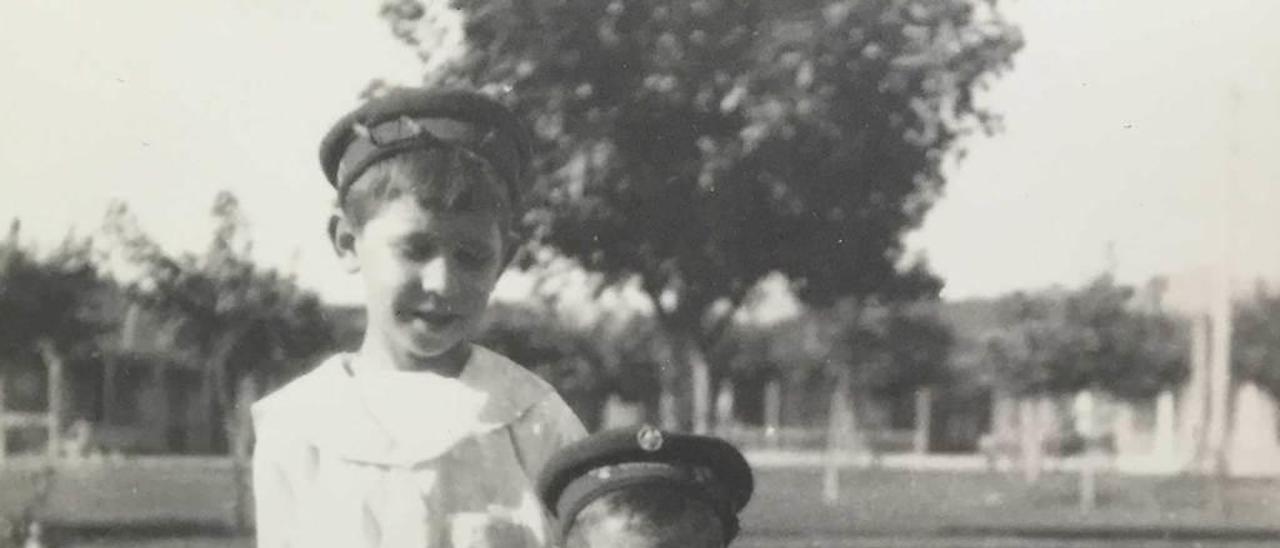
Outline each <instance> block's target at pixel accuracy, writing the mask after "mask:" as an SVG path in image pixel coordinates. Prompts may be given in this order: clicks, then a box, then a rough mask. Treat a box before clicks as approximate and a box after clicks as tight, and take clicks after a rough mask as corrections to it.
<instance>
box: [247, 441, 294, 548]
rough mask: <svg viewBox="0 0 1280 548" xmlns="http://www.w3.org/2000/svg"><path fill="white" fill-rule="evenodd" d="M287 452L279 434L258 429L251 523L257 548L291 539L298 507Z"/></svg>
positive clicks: (270, 547) (279, 545) (277, 547)
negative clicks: (254, 530) (290, 477)
mask: <svg viewBox="0 0 1280 548" xmlns="http://www.w3.org/2000/svg"><path fill="white" fill-rule="evenodd" d="M256 418H257V417H255V419H256ZM255 422H256V421H255ZM288 453H289V451H288V450H287V444H286V443H283V440H281V439H279V436H278V434H277V435H272V433H271V432H270V431H269V430H265V431H264V430H262V429H259V432H258V438H257V443H256V444H255V446H254V450H253V499H254V524H255V528H256V530H257V537H258V548H285V547H288V546H290V543H291V540H290V531H291V530H292V529H293V526H294V523H293V522H294V519H295V518H294V516H295V514H296V510H297V508H296V501H295V499H294V490H293V486H292V485H291V482H290V480H289V476H290V474H289V463H288V461H289V460H290V459H287V458H286V456H287V454H288Z"/></svg>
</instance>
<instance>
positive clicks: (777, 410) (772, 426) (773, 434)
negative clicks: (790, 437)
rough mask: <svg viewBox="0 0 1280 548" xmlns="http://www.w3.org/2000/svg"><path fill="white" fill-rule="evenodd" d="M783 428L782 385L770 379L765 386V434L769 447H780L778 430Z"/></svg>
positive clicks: (776, 380)
mask: <svg viewBox="0 0 1280 548" xmlns="http://www.w3.org/2000/svg"><path fill="white" fill-rule="evenodd" d="M781 427H782V383H781V382H780V381H779V380H778V379H769V382H768V383H766V384H765V385H764V434H765V439H766V440H767V441H768V444H769V447H772V448H777V447H778V429H779V428H781Z"/></svg>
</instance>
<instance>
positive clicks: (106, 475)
mask: <svg viewBox="0 0 1280 548" xmlns="http://www.w3.org/2000/svg"><path fill="white" fill-rule="evenodd" d="M37 474H38V472H37V471H35V470H34V469H30V470H24V469H14V468H6V469H0V519H6V518H7V519H10V520H12V519H14V518H16V517H18V516H20V515H21V510H22V508H23V507H24V505H26V504H28V503H29V501H30V500H32V497H33V494H34V493H35V491H36V485H37V483H38V482H37V481H36V480H37ZM234 477H235V476H234V473H233V472H232V470H231V468H230V467H229V466H227V465H226V463H225V462H222V463H220V462H217V461H208V460H206V461H194V460H189V461H182V460H172V461H148V462H130V461H126V462H124V463H116V464H113V463H103V464H97V465H93V464H90V465H84V466H81V467H79V468H68V469H63V470H59V471H58V472H57V473H56V474H54V476H53V480H52V481H53V483H52V486H53V489H52V491H51V492H50V494H49V496H48V498H47V499H46V500H45V501H44V504H42V505H41V506H40V509H39V510H38V515H40V516H42V518H43V519H44V520H46V521H48V522H51V523H54V524H64V525H70V526H76V527H81V528H85V527H87V528H90V529H92V530H95V531H98V532H100V533H101V534H103V535H105V536H106V537H108V538H110V537H115V538H116V539H117V540H110V541H108V540H103V541H100V542H89V543H87V544H84V543H80V544H76V545H85V546H126V545H127V546H148V547H156V548H158V547H161V546H197V547H203V546H207V547H209V548H215V547H216V548H234V547H241V546H249V545H250V544H251V543H250V542H249V541H248V540H247V539H240V540H235V539H228V538H222V539H216V538H208V537H209V535H210V534H213V533H216V532H219V531H221V532H225V531H227V530H229V528H230V526H231V524H232V523H233V519H234V507H235V496H236V486H235V484H234V482H233V478H234ZM1076 482H1077V478H1076V476H1074V475H1071V474H1065V473H1063V474H1048V475H1046V476H1044V477H1043V479H1042V480H1041V481H1040V482H1039V483H1037V484H1035V485H1027V484H1025V483H1023V482H1022V481H1021V480H1020V479H1019V478H1017V477H1015V476H1009V475H1003V474H991V473H978V472H954V471H917V472H908V471H901V470H865V469H863V470H844V471H843V472H842V473H841V499H840V500H839V501H838V502H837V503H836V504H834V505H826V504H824V503H823V501H822V496H821V493H822V488H821V486H822V476H821V471H819V470H816V469H805V468H785V469H762V470H758V471H757V475H756V494H755V496H754V498H753V499H752V502H751V504H750V505H749V506H748V507H747V509H746V511H745V512H744V515H743V524H744V531H745V532H744V536H745V538H744V542H742V543H740V544H741V545H742V546H747V547H751V546H755V547H763V546H842V545H849V546H853V545H858V546H993V547H1001V546H1032V545H1035V546H1062V547H1080V548H1085V547H1092V546H1103V545H1106V546H1119V545H1121V544H1119V543H1118V542H1117V541H1116V540H1115V539H1127V541H1126V542H1127V543H1126V544H1124V545H1125V546H1193V545H1195V544H1146V543H1147V542H1156V541H1160V540H1161V539H1164V540H1163V542H1169V541H1170V540H1186V539H1191V538H1201V537H1204V536H1206V535H1210V534H1213V535H1217V536H1223V537H1227V538H1235V539H1238V540H1246V541H1250V542H1263V541H1266V540H1268V539H1271V538H1274V537H1271V536H1268V535H1271V534H1273V533H1275V532H1276V531H1280V481H1278V480H1230V481H1228V482H1226V483H1225V484H1223V485H1222V486H1221V487H1220V488H1219V487H1216V483H1215V482H1213V481H1210V480H1207V479H1204V478H1194V477H1135V476H1116V475H1103V476H1101V477H1100V478H1099V508H1098V509H1097V510H1096V511H1094V512H1091V513H1088V514H1085V513H1081V512H1080V511H1079V510H1078V509H1077V506H1076V505H1077V500H1076V496H1077V495H1076V486H1077V483H1076ZM1215 489H1218V490H1219V492H1221V493H1222V497H1221V499H1222V500H1223V501H1225V504H1224V508H1223V511H1222V512H1218V511H1214V510H1212V505H1211V504H1210V501H1211V500H1213V493H1214V491H1215ZM121 535H128V540H127V541H126V540H121V539H122V537H121ZM180 537H188V538H187V539H186V540H181V539H180ZM198 537H205V538H203V539H201V538H198ZM1017 537H1036V538H1041V539H1049V538H1056V539H1060V540H1059V541H1056V542H1057V543H1054V544H1035V543H1029V542H1026V541H1022V540H1018V538H1017ZM903 538H905V539H908V540H904V541H902V542H906V544H893V542H897V541H895V540H894V539H903ZM999 538H1013V539H1014V540H1012V541H1010V542H1013V544H1000V542H1001V541H999ZM1099 538H1110V539H1112V540H1110V541H1106V542H1105V544H1098V542H1099V540H1098V539H1099ZM824 539H825V540H824ZM832 539H862V540H859V541H857V543H856V544H841V543H840V542H843V541H837V540H832ZM938 539H969V540H967V541H965V542H970V544H964V543H959V542H960V541H958V540H947V541H946V542H948V543H942V544H937V543H936V542H942V541H941V540H938ZM976 539H986V540H981V543H978V544H974V543H977V542H979V540H976ZM1153 539H1154V540H1153ZM119 542H124V544H119ZM1040 542H1043V541H1040ZM1091 543H1092V544H1091ZM1200 545H1201V546H1212V545H1213V544H1200ZM1230 545H1231V546H1250V545H1253V544H1247V543H1246V544H1230ZM1257 545H1259V546H1261V545H1263V544H1257Z"/></svg>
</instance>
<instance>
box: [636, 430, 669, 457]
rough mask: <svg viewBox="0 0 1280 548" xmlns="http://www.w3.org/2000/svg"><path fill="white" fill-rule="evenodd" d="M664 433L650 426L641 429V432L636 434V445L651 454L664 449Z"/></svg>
mask: <svg viewBox="0 0 1280 548" xmlns="http://www.w3.org/2000/svg"><path fill="white" fill-rule="evenodd" d="M663 441H665V440H663V439H662V431H661V430H658V429H657V428H654V427H652V426H649V425H645V426H642V427H640V431H639V432H636V443H637V444H639V445H640V448H641V449H644V450H645V451H648V452H650V453H652V452H654V451H657V450H659V449H662V443H663Z"/></svg>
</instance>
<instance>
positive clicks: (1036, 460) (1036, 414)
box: [1018, 396, 1044, 483]
mask: <svg viewBox="0 0 1280 548" xmlns="http://www.w3.org/2000/svg"><path fill="white" fill-rule="evenodd" d="M1038 399H1039V397H1038V396H1037V397H1030V396H1029V397H1024V398H1023V399H1022V401H1020V402H1019V403H1018V415H1019V417H1018V419H1019V420H1018V431H1019V434H1020V435H1019V438H1020V442H1021V446H1022V471H1023V478H1024V479H1025V480H1026V481H1027V482H1028V483H1035V482H1036V481H1039V480H1040V471H1041V469H1042V468H1043V467H1044V425H1043V424H1042V422H1043V421H1042V420H1041V417H1040V415H1041V413H1040V406H1039V405H1037V404H1038V403H1039V402H1038Z"/></svg>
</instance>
